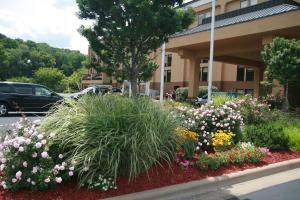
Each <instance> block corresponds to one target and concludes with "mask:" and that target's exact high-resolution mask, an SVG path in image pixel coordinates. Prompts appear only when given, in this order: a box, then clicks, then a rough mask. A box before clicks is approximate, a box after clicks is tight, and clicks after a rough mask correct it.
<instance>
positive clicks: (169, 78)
mask: <svg viewBox="0 0 300 200" xmlns="http://www.w3.org/2000/svg"><path fill="white" fill-rule="evenodd" d="M167 82H171V70H167Z"/></svg>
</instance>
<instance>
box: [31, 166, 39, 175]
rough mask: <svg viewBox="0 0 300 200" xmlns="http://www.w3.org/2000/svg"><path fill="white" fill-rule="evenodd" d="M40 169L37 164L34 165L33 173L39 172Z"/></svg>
mask: <svg viewBox="0 0 300 200" xmlns="http://www.w3.org/2000/svg"><path fill="white" fill-rule="evenodd" d="M38 169H39V168H38V167H37V166H36V167H33V168H32V173H33V174H35V173H37V171H38Z"/></svg>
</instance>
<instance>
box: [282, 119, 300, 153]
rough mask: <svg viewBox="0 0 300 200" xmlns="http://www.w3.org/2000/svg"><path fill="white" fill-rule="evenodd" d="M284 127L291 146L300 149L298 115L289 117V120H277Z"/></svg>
mask: <svg viewBox="0 0 300 200" xmlns="http://www.w3.org/2000/svg"><path fill="white" fill-rule="evenodd" d="M277 123H280V124H281V126H283V127H284V129H283V131H284V134H285V135H287V136H288V138H289V144H290V148H291V149H292V150H295V151H300V120H299V119H298V118H296V117H294V118H287V120H285V121H284V122H283V121H280V122H277Z"/></svg>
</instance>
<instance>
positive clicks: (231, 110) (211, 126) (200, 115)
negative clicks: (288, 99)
mask: <svg viewBox="0 0 300 200" xmlns="http://www.w3.org/2000/svg"><path fill="white" fill-rule="evenodd" d="M176 110H177V112H174V113H173V115H174V117H177V118H179V119H180V120H181V122H182V126H183V127H184V128H186V129H188V130H190V131H193V132H196V133H198V134H199V142H198V147H197V149H211V148H212V138H213V136H214V133H215V132H216V131H217V130H226V131H230V132H233V133H234V134H235V137H234V138H233V140H234V141H235V142H238V141H240V140H241V139H242V135H241V130H240V127H241V125H242V124H243V118H242V116H241V114H240V111H238V107H237V105H236V104H235V103H233V102H226V103H225V104H224V105H222V106H218V107H217V106H215V105H205V106H202V107H201V108H188V107H184V106H178V107H176Z"/></svg>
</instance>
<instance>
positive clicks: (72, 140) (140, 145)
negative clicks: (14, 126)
mask: <svg viewBox="0 0 300 200" xmlns="http://www.w3.org/2000/svg"><path fill="white" fill-rule="evenodd" d="M177 125H178V123H177V122H176V121H175V119H174V118H173V117H172V116H170V114H169V112H168V111H167V110H163V109H162V108H161V107H160V105H159V104H157V103H155V102H153V101H152V100H150V99H146V98H137V99H134V98H133V99H129V98H124V97H116V96H103V97H91V96H86V97H83V98H81V99H79V100H78V101H70V102H68V103H64V104H62V105H60V106H58V107H57V109H55V110H54V111H53V112H52V113H51V114H49V116H47V118H46V119H45V120H44V122H43V124H42V128H43V129H44V130H45V131H47V132H49V133H54V134H55V135H56V136H55V140H54V143H55V144H56V145H57V146H58V147H59V149H62V150H64V151H65V152H66V154H67V156H68V157H69V159H74V160H76V162H77V169H79V175H80V178H81V182H80V183H85V182H87V181H90V180H94V179H97V178H98V177H99V174H101V175H103V176H106V177H113V178H114V179H116V177H118V176H127V177H129V180H132V179H133V178H134V177H136V176H137V175H139V174H140V173H141V172H144V171H147V170H148V169H149V168H150V167H152V166H153V165H155V164H161V163H162V162H165V161H166V162H169V163H170V162H171V161H172V160H173V159H174V157H175V153H176V148H177V146H178V141H177V137H175V134H176V131H175V130H176V127H177Z"/></svg>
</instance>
